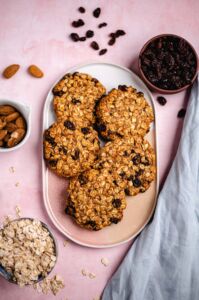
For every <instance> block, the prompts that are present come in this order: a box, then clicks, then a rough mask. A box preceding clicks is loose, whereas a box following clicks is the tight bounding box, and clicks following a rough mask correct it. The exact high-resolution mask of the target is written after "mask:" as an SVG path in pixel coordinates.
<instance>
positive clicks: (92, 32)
mask: <svg viewBox="0 0 199 300" xmlns="http://www.w3.org/2000/svg"><path fill="white" fill-rule="evenodd" d="M93 36H94V31H92V30H87V31H86V37H87V38H92V37H93Z"/></svg>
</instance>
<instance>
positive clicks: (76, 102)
mask: <svg viewBox="0 0 199 300" xmlns="http://www.w3.org/2000/svg"><path fill="white" fill-rule="evenodd" d="M71 102H72V103H73V104H78V103H81V101H80V100H78V99H75V98H73V99H72V101H71Z"/></svg>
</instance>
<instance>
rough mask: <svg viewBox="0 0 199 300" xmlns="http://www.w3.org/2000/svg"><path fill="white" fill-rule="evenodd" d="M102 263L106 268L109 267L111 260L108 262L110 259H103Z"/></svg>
mask: <svg viewBox="0 0 199 300" xmlns="http://www.w3.org/2000/svg"><path fill="white" fill-rule="evenodd" d="M101 263H102V264H103V265H104V266H105V267H107V266H108V265H109V260H108V258H105V257H102V259H101Z"/></svg>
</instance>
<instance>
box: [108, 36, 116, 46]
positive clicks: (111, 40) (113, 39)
mask: <svg viewBox="0 0 199 300" xmlns="http://www.w3.org/2000/svg"><path fill="white" fill-rule="evenodd" d="M115 41H116V39H115V37H112V38H111V39H110V40H109V41H108V45H109V46H112V45H114V44H115Z"/></svg>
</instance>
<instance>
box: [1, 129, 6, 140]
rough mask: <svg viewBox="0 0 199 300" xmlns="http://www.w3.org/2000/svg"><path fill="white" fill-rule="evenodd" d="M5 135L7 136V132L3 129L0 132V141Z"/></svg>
mask: <svg viewBox="0 0 199 300" xmlns="http://www.w3.org/2000/svg"><path fill="white" fill-rule="evenodd" d="M6 134H7V130H3V129H1V130H0V141H1V140H3V139H4V137H5V136H6Z"/></svg>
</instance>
